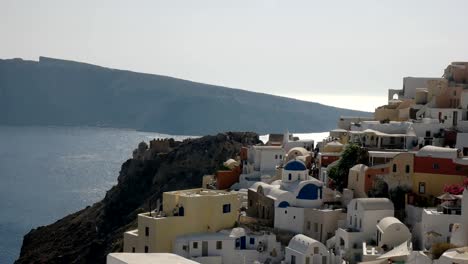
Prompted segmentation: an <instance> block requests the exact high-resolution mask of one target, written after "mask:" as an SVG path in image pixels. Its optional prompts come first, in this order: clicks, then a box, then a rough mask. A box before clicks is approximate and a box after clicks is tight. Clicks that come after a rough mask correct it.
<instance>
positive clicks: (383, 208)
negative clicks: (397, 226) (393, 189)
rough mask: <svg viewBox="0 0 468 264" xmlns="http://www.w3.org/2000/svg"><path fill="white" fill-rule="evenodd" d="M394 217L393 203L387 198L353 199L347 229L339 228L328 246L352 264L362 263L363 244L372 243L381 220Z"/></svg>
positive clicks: (349, 207) (328, 242)
mask: <svg viewBox="0 0 468 264" xmlns="http://www.w3.org/2000/svg"><path fill="white" fill-rule="evenodd" d="M393 215H394V207H393V203H392V202H391V201H390V200H389V199H387V198H357V199H353V200H351V202H350V203H349V204H348V212H347V218H346V228H338V229H337V230H336V232H335V236H334V237H332V238H331V239H329V240H328V241H327V246H328V247H329V248H332V247H334V249H335V254H336V255H340V256H341V257H342V258H343V259H346V260H348V261H350V262H351V263H355V262H358V261H361V260H362V246H363V242H367V243H369V242H371V240H373V239H374V238H375V234H376V233H377V224H378V223H379V222H380V220H382V219H383V218H385V217H389V216H393Z"/></svg>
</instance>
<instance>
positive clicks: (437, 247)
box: [431, 243, 457, 259]
mask: <svg viewBox="0 0 468 264" xmlns="http://www.w3.org/2000/svg"><path fill="white" fill-rule="evenodd" d="M456 247H457V246H455V245H453V244H450V243H437V244H434V245H432V247H431V254H432V259H438V258H440V256H442V254H444V252H445V251H447V250H449V249H451V248H456Z"/></svg>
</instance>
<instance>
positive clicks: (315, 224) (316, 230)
mask: <svg viewBox="0 0 468 264" xmlns="http://www.w3.org/2000/svg"><path fill="white" fill-rule="evenodd" d="M314 232H316V233H317V232H318V223H314Z"/></svg>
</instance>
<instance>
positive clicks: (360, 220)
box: [359, 219, 362, 228]
mask: <svg viewBox="0 0 468 264" xmlns="http://www.w3.org/2000/svg"><path fill="white" fill-rule="evenodd" d="M359 228H362V219H359Z"/></svg>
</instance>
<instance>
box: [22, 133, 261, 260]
mask: <svg viewBox="0 0 468 264" xmlns="http://www.w3.org/2000/svg"><path fill="white" fill-rule="evenodd" d="M257 143H259V140H258V135H257V134H255V133H231V132H229V133H222V134H218V135H216V136H205V137H202V138H199V139H191V140H185V141H184V142H181V143H177V144H172V145H171V146H172V147H173V148H171V149H170V150H169V152H168V153H160V152H155V151H151V150H150V149H148V150H147V151H148V153H149V154H147V155H140V156H141V157H144V158H134V159H130V160H127V161H126V162H125V163H124V164H123V165H122V168H121V171H120V175H119V177H118V184H117V185H116V186H114V187H112V189H110V190H109V191H108V192H107V193H106V196H105V198H104V199H103V200H102V201H100V202H97V203H95V204H94V205H92V206H88V207H86V208H85V209H83V210H81V211H79V212H76V213H74V214H71V215H68V216H66V217H64V218H63V219H61V220H59V221H57V222H55V223H53V224H51V225H48V226H42V227H38V228H36V229H33V230H31V231H30V232H29V233H28V234H27V235H26V236H25V237H24V241H23V245H22V248H21V254H20V257H19V259H18V260H17V261H16V263H105V258H106V255H107V254H108V253H109V252H115V251H120V250H122V243H123V232H125V231H127V230H129V229H131V228H133V227H136V217H137V214H138V213H140V212H143V211H147V210H148V208H149V204H153V205H154V204H155V203H156V201H157V199H159V198H161V196H162V193H163V192H166V191H173V190H179V189H189V188H197V187H200V186H201V182H202V176H203V175H205V174H210V173H213V172H214V170H215V169H217V168H218V167H219V166H220V165H221V164H222V162H223V161H225V160H226V159H228V158H231V157H234V156H236V155H237V154H238V153H239V150H240V147H241V146H243V145H251V144H257ZM140 151H141V146H140Z"/></svg>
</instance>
